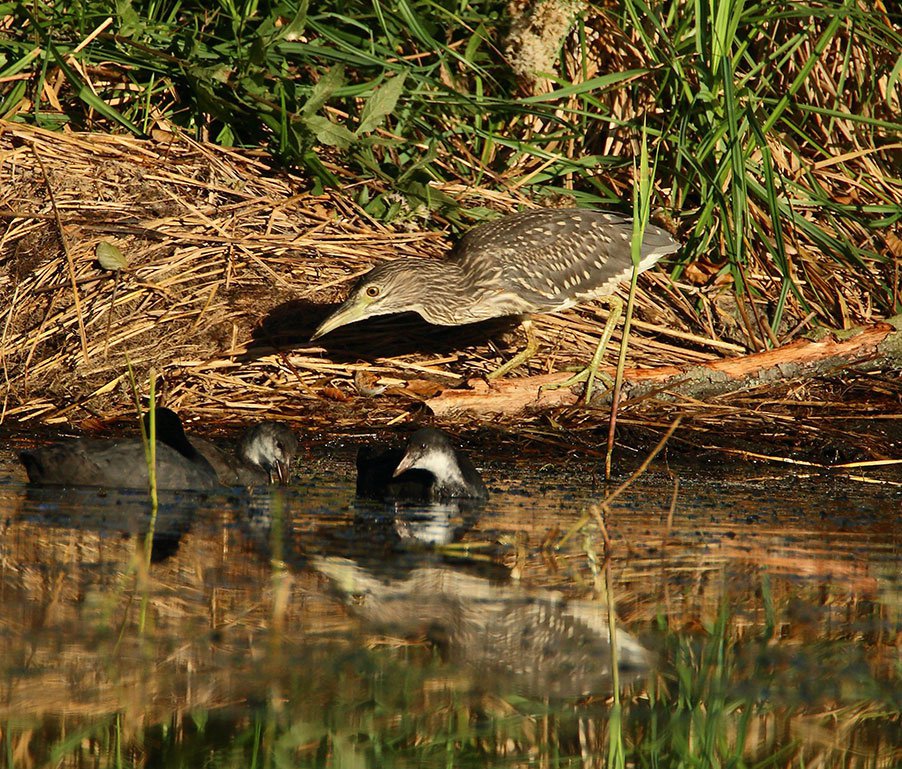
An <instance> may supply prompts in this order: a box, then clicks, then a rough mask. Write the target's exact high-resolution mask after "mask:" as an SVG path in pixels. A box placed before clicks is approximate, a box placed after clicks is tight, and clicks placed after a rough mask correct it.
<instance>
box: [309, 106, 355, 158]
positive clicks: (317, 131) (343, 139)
mask: <svg viewBox="0 0 902 769" xmlns="http://www.w3.org/2000/svg"><path fill="white" fill-rule="evenodd" d="M304 125H306V126H307V128H309V129H310V130H311V131H312V132H313V135H314V136H316V140H317V141H318V142H320V144H327V145H328V146H330V147H338V148H339V149H343V150H344V149H347V148H348V147H350V146H351V145H352V144H354V142H356V141H357V137H356V136H355V135H354V133H353V131H349V130H348V129H347V128H345V127H344V126H343V125H340V124H338V123H333V122H332V121H331V120H329V119H328V118H325V117H323V116H322V115H310V116H309V117H305V118H304Z"/></svg>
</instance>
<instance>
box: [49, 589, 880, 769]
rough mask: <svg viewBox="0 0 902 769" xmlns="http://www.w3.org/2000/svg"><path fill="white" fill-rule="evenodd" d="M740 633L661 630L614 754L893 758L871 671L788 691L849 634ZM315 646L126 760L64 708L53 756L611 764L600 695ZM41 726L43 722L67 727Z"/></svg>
mask: <svg viewBox="0 0 902 769" xmlns="http://www.w3.org/2000/svg"><path fill="white" fill-rule="evenodd" d="M736 630H737V627H736V625H735V623H734V622H733V620H732V618H731V615H730V612H729V609H728V608H727V607H726V606H724V607H723V608H722V610H721V612H720V614H719V615H718V617H717V618H716V620H715V621H714V623H713V624H712V625H711V626H710V627H708V628H707V629H706V630H705V631H699V632H696V633H694V634H693V633H686V632H673V631H669V630H668V631H665V632H664V634H663V636H662V637H661V642H662V644H663V648H662V650H661V652H662V664H661V669H660V671H659V673H657V674H654V675H653V676H651V677H650V679H649V681H648V683H647V688H646V687H643V686H641V685H639V684H634V685H633V687H632V689H627V690H626V691H625V695H624V698H623V705H622V711H621V716H620V717H621V718H622V730H623V735H624V757H623V762H624V765H626V766H636V767H737V768H738V767H757V768H759V769H764V768H765V767H787V768H788V767H803V766H804V767H808V766H818V767H824V768H826V767H836V769H839V767H843V768H844V769H845V767H861V768H862V769H864V768H865V767H870V768H873V769H882V768H883V767H885V768H886V769H889V768H890V767H892V766H894V763H893V761H892V758H893V750H894V748H895V742H894V739H893V735H894V727H893V719H894V717H895V715H897V714H895V715H894V713H893V712H891V711H890V708H889V705H890V704H891V697H892V693H891V689H890V688H889V687H888V686H887V687H886V688H885V690H883V692H882V694H881V687H880V686H879V685H878V684H877V683H876V682H874V681H870V682H868V681H865V680H858V681H856V682H855V683H854V686H855V689H854V690H852V689H849V690H847V691H846V693H845V696H843V694H842V693H841V692H839V691H836V692H834V691H830V689H829V683H827V682H825V685H826V686H827V689H826V690H825V691H822V692H820V693H817V692H813V693H812V695H813V696H811V697H810V698H806V697H804V696H803V692H802V691H801V690H800V689H799V685H800V683H801V680H802V679H808V680H811V684H810V685H811V686H816V679H817V674H816V672H815V671H816V670H818V669H820V670H828V671H830V672H828V673H827V678H828V679H829V678H830V675H839V674H846V673H851V672H853V671H849V670H845V669H844V662H843V656H844V654H848V650H849V647H848V645H847V644H838V645H834V647H832V648H831V647H829V646H822V645H813V646H811V647H808V648H807V649H799V650H798V651H799V652H800V653H807V654H809V655H810V656H811V659H810V660H809V661H808V664H807V665H806V666H805V667H803V668H801V669H796V668H794V667H793V664H792V656H791V655H790V656H789V657H786V656H785V655H784V656H781V655H779V654H774V653H773V649H772V646H771V645H770V644H769V643H768V642H766V641H764V640H762V639H750V640H747V641H739V640H737V638H736ZM285 640H286V641H287V638H286V639H285ZM265 646H266V644H261V645H259V646H257V647H256V648H258V649H260V650H262V649H263V648H264V647H265ZM327 646H328V648H326V647H319V648H316V647H312V648H310V649H309V650H308V651H309V656H304V657H303V658H302V659H301V660H297V659H296V660H294V661H292V660H289V659H285V660H283V662H284V666H280V667H279V668H278V669H277V668H274V667H272V666H271V665H269V664H263V665H262V666H261V668H260V670H261V671H263V672H262V673H261V675H262V678H261V680H259V681H258V682H257V683H258V687H257V688H256V689H255V690H254V691H253V692H250V691H247V690H245V691H244V694H245V695H250V696H255V695H260V696H261V699H259V700H257V701H256V703H255V704H253V705H251V704H250V703H248V702H247V701H245V700H244V699H243V698H242V697H238V698H237V699H236V698H235V697H234V695H233V696H232V697H231V698H228V697H226V698H225V700H224V701H223V702H222V703H221V705H220V706H218V707H217V706H208V707H196V708H192V709H190V710H188V711H183V710H181V709H175V710H173V712H172V714H171V716H170V717H168V718H165V719H163V720H161V721H158V722H157V723H156V724H153V725H150V726H148V727H146V728H143V729H142V730H141V731H140V732H139V733H138V734H137V735H135V734H133V735H132V737H131V740H130V742H129V743H127V745H126V749H124V750H123V751H122V755H124V756H128V757H130V758H131V759H132V760H133V761H134V763H130V762H129V761H126V762H125V763H122V762H121V759H119V760H117V759H116V747H115V746H116V729H117V726H116V721H115V719H112V718H110V717H105V718H98V719H97V720H94V721H92V720H91V719H87V725H86V724H85V722H81V726H78V725H76V724H74V723H72V722H71V720H70V721H69V722H68V723H67V724H66V725H65V728H67V729H69V730H70V731H71V730H74V731H75V732H77V734H78V735H79V738H80V739H78V740H75V741H73V740H72V739H70V738H69V737H63V736H62V735H60V737H59V741H58V742H57V745H56V747H55V749H54V755H55V756H57V757H58V758H59V759H60V760H64V759H65V757H66V756H68V757H69V758H70V759H74V758H75V757H77V756H78V755H80V754H82V751H84V746H85V745H86V744H92V745H94V746H95V749H96V750H98V751H99V757H100V758H102V759H103V760H101V761H100V762H98V764H97V765H99V766H132V765H148V764H149V765H165V766H167V767H194V766H198V765H200V764H199V763H198V762H199V761H201V758H203V759H204V761H205V762H206V765H216V766H219V767H242V769H243V768H244V767H248V766H252V767H253V766H258V767H266V766H343V765H365V766H399V767H405V766H411V767H413V766H428V767H433V766H434V767H438V766H486V765H499V764H501V765H510V766H520V765H523V763H524V761H527V762H531V763H534V764H535V765H548V766H561V765H567V766H569V765H588V766H599V767H600V766H610V764H607V763H605V759H604V756H606V755H607V754H608V750H609V748H610V744H609V743H608V742H607V737H606V735H607V733H608V729H609V727H612V726H613V724H612V723H611V719H612V718H614V717H616V713H615V712H614V711H613V710H612V709H611V707H610V705H609V704H605V703H604V702H594V703H593V702H583V703H582V704H580V705H576V706H575V705H574V703H572V702H569V703H555V702H547V701H545V702H542V701H531V700H525V699H522V698H518V697H516V696H504V697H500V696H498V695H497V694H493V693H490V692H486V693H482V694H472V693H471V692H472V687H473V684H474V682H473V681H468V680H466V677H465V676H462V675H461V674H460V671H459V670H449V669H448V666H447V665H446V664H445V663H444V662H443V661H442V660H441V658H440V657H439V656H438V655H437V654H436V653H435V652H434V651H433V650H432V649H430V648H429V647H428V646H426V645H422V644H420V645H405V644H386V643H381V644H378V645H375V646H372V647H370V648H367V647H366V646H358V645H356V644H355V643H353V642H352V643H351V644H346V643H342V642H337V641H333V642H331V643H329V644H328V645H327ZM281 651H282V654H284V653H285V652H286V651H287V649H286V648H285V646H283V648H282V650H281ZM294 651H295V653H297V651H298V650H297V648H295V649H294ZM818 655H822V656H818ZM858 677H859V679H860V678H861V676H860V674H859V676H858ZM476 686H477V687H478V682H476ZM794 690H795V691H796V694H793V691H794ZM881 699H883V703H884V704H881ZM186 716H188V717H186ZM44 726H45V729H47V731H48V733H53V732H54V730H55V729H60V730H62V729H63V728H64V727H63V724H62V723H60V724H57V725H55V726H54V725H53V724H52V723H51V724H47V723H45V725H44ZM581 757H582V758H581ZM580 761H583V763H582V764H581V763H580ZM586 761H588V763H585V762H586Z"/></svg>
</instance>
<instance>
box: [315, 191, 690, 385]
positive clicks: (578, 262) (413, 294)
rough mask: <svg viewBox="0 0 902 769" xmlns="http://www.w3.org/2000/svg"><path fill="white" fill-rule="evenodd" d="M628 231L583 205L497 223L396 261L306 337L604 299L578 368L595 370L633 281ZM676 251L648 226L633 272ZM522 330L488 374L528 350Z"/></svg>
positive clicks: (531, 345)
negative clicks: (512, 351) (520, 342)
mask: <svg viewBox="0 0 902 769" xmlns="http://www.w3.org/2000/svg"><path fill="white" fill-rule="evenodd" d="M632 231H633V225H632V220H630V219H627V218H624V217H622V216H618V215H617V214H613V213H607V212H603V211H591V210H588V209H582V208H539V209H534V210H530V211H523V212H521V213H518V214H513V215H511V216H505V217H502V218H501V219H496V220H495V221H492V222H488V223H486V224H482V225H479V226H478V227H475V228H474V229H472V230H470V231H469V232H468V233H467V234H466V235H464V237H463V238H462V239H461V240H460V242H459V243H458V244H457V246H456V247H455V248H454V249H453V250H452V252H451V254H450V255H449V256H448V257H447V258H446V259H443V260H441V261H439V260H434V259H418V258H408V259H396V260H394V261H391V262H388V263H386V264H382V265H380V266H378V267H376V268H375V269H373V270H371V271H370V272H368V273H367V274H366V275H364V276H363V277H361V278H360V280H359V281H358V282H357V284H356V285H355V286H354V288H353V289H352V290H351V294H350V296H349V297H348V299H347V300H346V301H345V302H344V303H343V304H342V305H341V307H339V308H338V309H337V310H336V311H335V312H334V313H333V314H332V315H330V316H329V317H328V318H326V320H324V321H323V322H322V324H320V326H319V328H317V329H316V332H315V333H314V334H313V337H312V338H313V339H316V338H318V337H321V336H323V335H324V334H327V333H329V332H330V331H333V330H334V329H336V328H339V327H340V326H344V325H347V324H348V323H354V322H355V321H358V320H364V319H365V318H372V317H375V316H377V315H388V314H394V313H401V312H415V313H418V314H419V315H420V316H422V317H423V318H424V319H425V320H426V321H428V322H429V323H434V324H436V325H439V326H462V325H464V324H467V323H475V322H477V321H482V320H488V319H489V318H498V317H503V316H508V315H524V316H528V315H530V314H532V313H546V312H557V311H558V310H565V309H568V308H570V307H573V306H575V305H577V304H581V303H583V302H587V301H589V300H591V299H603V300H606V301H608V303H609V304H611V312H610V316H609V319H608V323H607V325H606V327H605V331H604V333H603V334H602V340H601V342H600V343H599V347H598V349H597V350H596V354H595V357H594V358H593V361H592V364H591V365H590V367H589V369H587V371H589V370H592V369H593V367H594V368H595V369H597V367H598V364H599V362H600V360H601V355H602V353H603V350H604V346H605V345H606V343H607V341H608V338H609V337H610V334H611V332H612V331H613V326H614V323H616V320H617V318H619V315H620V304H621V303H620V301H619V300H617V299H616V298H615V297H614V296H613V294H614V291H615V290H616V289H617V286H618V284H620V283H621V282H622V281H624V280H627V279H629V277H630V275H631V274H632V269H633V263H632V258H631V256H630V241H631V238H632ZM677 248H679V246H678V244H677V243H676V242H675V241H674V240H673V238H672V237H671V236H670V235H669V234H668V233H667V232H665V231H664V230H662V229H660V228H659V227H654V226H652V225H649V226H648V227H647V228H646V229H645V235H644V238H643V241H642V257H641V261H640V263H639V272H643V271H645V270H647V269H648V268H649V267H651V266H652V265H653V264H654V263H655V262H657V261H658V260H659V259H660V258H661V257H663V256H665V255H667V254H670V253H672V252H674V251H676V250H677ZM524 326H525V328H526V333H527V339H528V344H527V349H526V350H524V351H523V352H521V353H520V354H519V355H517V356H515V357H514V358H513V359H511V360H510V361H508V363H506V364H505V365H504V366H502V367H501V368H500V369H498V370H497V371H495V372H493V373H492V374H491V375H490V376H491V377H497V376H501V375H502V374H506V373H507V372H509V371H511V370H512V369H514V368H516V367H517V366H519V365H520V364H521V363H523V362H524V361H526V360H528V359H529V358H530V357H531V356H532V355H533V354H534V353H535V351H536V349H537V347H538V346H537V344H536V342H535V340H534V339H533V337H532V333H531V329H530V326H529V324H528V322H524ZM582 378H585V377H582ZM577 381H578V380H577Z"/></svg>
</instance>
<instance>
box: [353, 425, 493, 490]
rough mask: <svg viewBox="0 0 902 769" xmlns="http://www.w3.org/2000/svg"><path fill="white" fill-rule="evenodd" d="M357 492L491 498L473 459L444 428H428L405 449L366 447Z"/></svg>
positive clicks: (359, 460)
mask: <svg viewBox="0 0 902 769" xmlns="http://www.w3.org/2000/svg"><path fill="white" fill-rule="evenodd" d="M357 495H358V496H362V497H376V498H389V499H413V500H424V501H441V500H446V499H477V500H485V499H488V496H489V492H488V490H487V489H486V487H485V483H483V481H482V478H481V477H480V475H479V472H478V471H477V470H476V468H475V467H473V465H472V463H471V462H470V460H469V459H468V458H467V457H466V456H465V455H463V454H460V453H458V452H457V451H455V449H454V446H453V445H452V444H451V440H450V439H449V438H448V436H447V435H446V434H445V433H443V432H442V431H441V430H436V429H434V428H432V427H424V428H421V429H419V430H417V431H416V432H415V433H414V434H413V435H411V436H410V440H409V441H408V443H407V446H406V447H405V448H404V449H386V448H384V447H383V448H377V449H373V448H372V447H368V446H364V447H362V448H361V450H360V451H359V452H358V454H357Z"/></svg>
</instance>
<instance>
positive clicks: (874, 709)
mask: <svg viewBox="0 0 902 769" xmlns="http://www.w3.org/2000/svg"><path fill="white" fill-rule="evenodd" d="M14 449H15V446H10V447H8V448H7V449H5V450H3V451H2V452H0V522H2V539H0V649H2V653H0V659H2V662H0V671H2V673H0V676H2V677H0V687H2V690H0V691H2V698H0V709H2V714H0V724H2V741H3V742H2V754H3V755H4V756H6V761H7V764H8V765H16V766H41V765H54V766H60V765H62V766H76V765H77V766H82V765H85V764H88V765H91V766H122V765H126V766H132V765H134V766H186V767H187V766H192V767H194V766H200V765H225V766H241V767H245V766H282V765H286V764H289V765H293V766H296V765H304V766H306V765H348V764H353V765H354V766H436V767H438V766H451V765H453V766H461V765H473V766H487V765H511V766H520V765H523V764H525V763H530V764H532V763H539V764H542V765H548V766H557V765H580V766H583V765H592V766H594V765H599V766H600V765H602V764H603V763H604V761H605V757H606V755H607V749H608V744H609V726H610V724H611V723H615V724H616V723H619V724H620V729H619V732H620V734H621V735H622V739H623V741H624V745H625V751H626V756H627V759H628V761H629V762H631V763H632V764H635V765H639V764H641V765H676V764H684V763H686V762H688V761H690V759H691V761H692V762H693V763H695V762H700V763H701V764H702V765H709V764H711V765H713V764H717V765H724V764H726V763H729V762H734V763H736V765H748V766H752V765H757V764H759V763H761V764H762V765H772V766H800V767H801V766H806V767H807V766H828V767H832V766H837V767H838V766H843V767H848V766H852V767H858V766H861V767H891V766H897V765H898V764H899V761H900V758H902V755H900V753H899V745H900V744H902V733H900V720H899V712H900V695H899V671H900V661H899V641H898V639H899V637H900V631H902V622H900V603H902V602H900V571H902V570H900V566H902V558H900V532H899V523H898V521H899V511H900V509H902V494H900V492H899V490H898V487H897V486H893V485H881V484H876V483H864V482H859V481H852V480H849V479H843V478H826V477H823V478H801V477H799V476H798V475H794V474H791V473H788V472H785V471H781V472H779V473H777V472H772V471H770V470H768V469H762V468H761V467H757V468H755V467H748V466H745V467H741V468H738V469H737V467H735V466H730V467H727V466H725V465H724V466H711V465H708V466H706V467H704V468H699V469H681V470H679V471H672V470H671V471H668V470H667V468H666V467H664V466H656V467H655V468H653V469H652V471H650V472H649V473H648V474H646V475H645V476H643V477H642V478H641V479H640V481H639V482H638V483H637V484H635V485H634V486H633V487H632V488H630V489H629V490H628V491H627V492H626V493H624V494H623V495H621V496H620V497H619V498H618V499H617V500H616V501H615V502H614V503H613V504H612V505H611V506H610V509H609V510H607V511H605V512H604V513H603V521H604V525H605V528H606V530H607V533H608V535H609V536H610V539H611V550H610V556H611V557H610V560H609V561H606V560H605V548H604V544H603V539H602V535H601V530H600V526H599V520H598V518H596V517H595V516H594V515H587V510H588V509H589V508H590V506H591V504H592V502H593V501H597V500H598V499H600V498H601V496H602V495H603V493H604V489H601V488H593V483H592V480H591V479H592V473H591V470H590V468H589V466H588V465H586V464H583V463H578V462H569V463H568V465H567V467H566V468H565V469H560V468H559V467H558V466H557V465H558V464H559V463H558V462H549V463H537V462H536V461H535V459H534V458H532V459H530V462H529V467H527V466H526V463H525V462H523V461H518V460H517V459H516V458H510V459H509V460H508V459H505V458H503V457H502V458H498V459H497V460H495V461H493V463H492V464H490V465H489V467H488V468H487V469H486V473H485V474H486V477H487V480H488V481H489V487H490V490H491V492H492V497H491V499H490V501H489V502H488V503H487V504H486V505H485V506H484V507H475V508H474V507H467V506H459V505H457V506H453V505H452V506H418V507H417V506H415V507H407V508H400V509H396V508H394V507H391V506H386V505H382V504H374V503H365V502H359V501H355V500H354V496H353V493H354V486H353V478H352V477H351V475H352V472H351V464H352V463H351V461H350V456H349V452H348V451H347V450H343V449H340V448H337V449H334V450H330V449H328V448H324V449H320V450H318V451H317V452H315V453H314V454H312V455H308V456H307V457H306V458H305V459H304V460H303V461H302V462H301V463H300V465H299V467H298V476H299V477H300V478H301V479H302V480H300V481H299V482H297V483H295V484H294V485H293V486H291V487H289V488H287V489H275V490H270V489H266V490H255V491H253V492H250V493H244V492H242V493H237V492H236V493H226V494H207V495H198V494H190V493H180V494H170V495H166V496H164V497H163V498H162V501H161V507H160V510H159V512H158V515H157V517H156V520H155V522H154V533H153V537H152V540H151V541H152V556H151V558H150V560H149V562H148V560H147V559H146V558H145V555H146V548H147V547H148V537H147V531H148V528H149V526H150V523H151V516H150V509H149V505H148V503H147V501H146V499H145V495H144V494H142V493H140V492H128V493H126V492H110V493H99V492H98V491H96V490H87V489H79V490H59V489H33V488H29V487H28V486H27V485H26V484H25V483H24V474H23V473H22V472H21V468H19V467H18V465H17V463H16V461H15V455H14ZM537 468H538V469H537ZM675 479H678V481H679V484H678V488H677V489H676V493H675ZM671 508H672V511H673V513H672V522H671V523H670V525H669V526H668V513H669V512H670V511H671ZM606 566H608V567H609V568H610V574H611V585H610V592H611V594H612V595H613V597H614V603H615V606H616V611H615V613H614V617H615V624H616V633H617V638H618V641H617V661H618V665H617V668H616V669H617V674H618V675H617V677H618V691H619V695H620V699H621V701H622V705H621V706H620V707H621V708H622V709H621V710H619V711H618V709H617V707H616V706H614V704H613V694H612V693H613V691H614V681H613V672H614V664H613V655H612V650H611V644H610V635H611V634H610V624H609V613H608V609H607V604H606V602H605V596H606V594H607V591H608V588H606V586H605V570H606ZM612 713H613V714H614V715H613V718H614V721H612V720H611V719H612Z"/></svg>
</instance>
